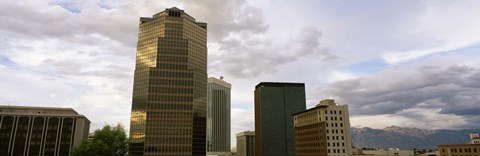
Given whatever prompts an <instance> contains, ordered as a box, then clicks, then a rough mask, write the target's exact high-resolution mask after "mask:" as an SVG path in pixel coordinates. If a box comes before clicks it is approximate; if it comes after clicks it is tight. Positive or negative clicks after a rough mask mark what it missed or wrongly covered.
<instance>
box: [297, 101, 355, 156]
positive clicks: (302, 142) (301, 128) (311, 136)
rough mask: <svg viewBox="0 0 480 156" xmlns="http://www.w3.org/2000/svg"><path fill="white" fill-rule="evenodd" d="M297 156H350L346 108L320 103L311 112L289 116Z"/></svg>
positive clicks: (328, 102)
mask: <svg viewBox="0 0 480 156" xmlns="http://www.w3.org/2000/svg"><path fill="white" fill-rule="evenodd" d="M293 116H294V117H293V118H294V119H293V120H294V128H295V153H296V155H297V156H314V155H322V156H326V155H329V156H350V155H352V141H351V140H352V139H351V135H350V121H349V115H348V106H347V105H337V104H336V103H335V101H334V100H333V99H327V100H322V101H320V103H319V104H318V105H317V106H315V107H314V108H311V109H308V110H305V111H302V112H298V113H295V114H293Z"/></svg>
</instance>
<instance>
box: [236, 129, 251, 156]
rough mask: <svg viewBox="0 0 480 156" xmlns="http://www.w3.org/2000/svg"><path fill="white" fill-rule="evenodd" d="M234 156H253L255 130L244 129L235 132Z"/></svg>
mask: <svg viewBox="0 0 480 156" xmlns="http://www.w3.org/2000/svg"><path fill="white" fill-rule="evenodd" d="M236 156H255V132H252V131H244V132H240V133H237V154H236Z"/></svg>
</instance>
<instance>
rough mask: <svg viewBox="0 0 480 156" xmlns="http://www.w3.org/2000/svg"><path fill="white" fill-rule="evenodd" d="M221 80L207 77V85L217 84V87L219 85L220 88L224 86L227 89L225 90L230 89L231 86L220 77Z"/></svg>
mask: <svg viewBox="0 0 480 156" xmlns="http://www.w3.org/2000/svg"><path fill="white" fill-rule="evenodd" d="M220 78H222V79H217V78H215V77H209V78H208V83H215V84H218V85H221V86H224V87H227V88H230V89H231V88H232V84H230V83H228V82H227V81H225V80H223V77H220Z"/></svg>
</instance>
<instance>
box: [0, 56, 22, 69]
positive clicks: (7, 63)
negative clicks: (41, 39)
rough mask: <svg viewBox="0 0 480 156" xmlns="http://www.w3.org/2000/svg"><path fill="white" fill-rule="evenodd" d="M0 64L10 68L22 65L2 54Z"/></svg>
mask: <svg viewBox="0 0 480 156" xmlns="http://www.w3.org/2000/svg"><path fill="white" fill-rule="evenodd" d="M0 64H2V65H4V66H6V67H8V68H18V67H20V66H19V65H18V64H17V63H15V62H13V61H12V60H10V59H9V58H8V57H6V56H3V55H0Z"/></svg>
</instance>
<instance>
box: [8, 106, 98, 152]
mask: <svg viewBox="0 0 480 156" xmlns="http://www.w3.org/2000/svg"><path fill="white" fill-rule="evenodd" d="M89 129H90V121H89V120H88V119H87V118H85V116H83V115H80V114H78V113H77V112H76V111H74V110H73V109H71V108H47V107H18V106H15V107H14V106H0V155H2V156H4V155H8V156H19V155H52V156H53V155H62V156H63V155H70V154H71V151H72V148H73V147H74V146H76V145H78V144H80V143H81V141H82V140H83V139H87V137H88V131H89Z"/></svg>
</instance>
